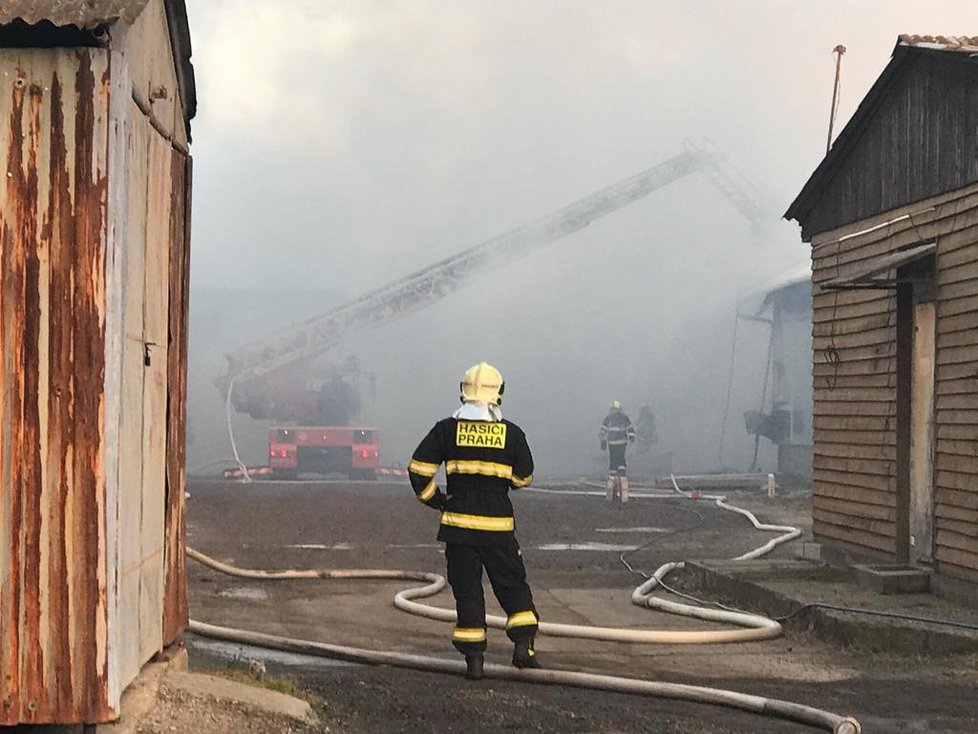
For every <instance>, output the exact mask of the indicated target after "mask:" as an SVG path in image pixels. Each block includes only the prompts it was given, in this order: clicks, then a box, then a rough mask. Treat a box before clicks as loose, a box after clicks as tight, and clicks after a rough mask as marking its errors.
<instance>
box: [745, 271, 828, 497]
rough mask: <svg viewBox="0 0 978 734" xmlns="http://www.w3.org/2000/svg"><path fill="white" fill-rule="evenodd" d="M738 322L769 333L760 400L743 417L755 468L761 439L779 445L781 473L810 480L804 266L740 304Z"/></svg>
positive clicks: (808, 305)
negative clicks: (760, 326) (751, 439)
mask: <svg viewBox="0 0 978 734" xmlns="http://www.w3.org/2000/svg"><path fill="white" fill-rule="evenodd" d="M737 318H738V319H739V320H742V321H748V322H756V323H760V324H763V325H764V326H766V327H767V329H768V340H767V356H766V359H765V362H764V367H763V371H762V375H763V377H762V384H761V386H760V387H761V399H760V403H759V405H758V408H757V409H756V410H750V411H747V412H746V413H745V414H744V424H745V427H746V428H747V432H748V433H750V434H753V436H754V440H755V450H754V458H753V462H752V467H751V468H752V470H753V469H756V465H757V447H758V443H759V442H760V440H761V438H764V439H766V440H768V441H770V442H771V443H773V444H774V445H775V446H777V450H778V456H777V471H778V474H781V475H785V476H788V477H792V478H795V479H802V480H808V479H811V476H812V365H811V350H812V286H811V267H810V265H809V263H808V262H804V263H802V264H801V265H799V266H798V267H795V268H792V269H791V270H789V271H787V272H785V273H783V274H781V275H780V276H778V277H777V278H775V279H774V280H773V281H771V282H769V283H766V284H764V285H763V286H762V287H761V288H758V289H756V290H754V291H752V292H751V293H748V294H747V295H746V296H745V297H743V298H742V299H740V301H739V302H738V304H737Z"/></svg>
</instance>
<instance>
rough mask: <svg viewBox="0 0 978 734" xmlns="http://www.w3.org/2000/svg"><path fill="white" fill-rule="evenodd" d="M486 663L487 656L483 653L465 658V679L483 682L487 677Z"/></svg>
mask: <svg viewBox="0 0 978 734" xmlns="http://www.w3.org/2000/svg"><path fill="white" fill-rule="evenodd" d="M484 663H485V655H483V654H482V653H481V652H480V653H476V654H475V655H466V656H465V677H466V678H468V679H469V680H482V679H483V678H485V677H486V673H485V671H484V670H483V665H484Z"/></svg>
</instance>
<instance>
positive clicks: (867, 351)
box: [812, 185, 978, 580]
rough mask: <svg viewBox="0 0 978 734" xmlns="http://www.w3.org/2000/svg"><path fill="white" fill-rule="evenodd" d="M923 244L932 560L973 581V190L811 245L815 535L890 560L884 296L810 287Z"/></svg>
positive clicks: (890, 382) (890, 395)
mask: <svg viewBox="0 0 978 734" xmlns="http://www.w3.org/2000/svg"><path fill="white" fill-rule="evenodd" d="M906 214H912V215H913V216H912V217H911V218H904V219H900V220H899V221H893V220H897V219H898V218H900V217H902V216H904V215H906ZM887 222H891V223H890V224H887ZM929 240H936V241H937V244H938V249H937V274H936V293H937V296H936V297H937V368H936V376H935V380H936V396H937V397H936V411H935V436H936V448H935V453H936V471H935V516H936V517H935V525H936V541H935V553H934V558H935V563H936V565H937V568H938V570H939V572H941V573H944V574H946V575H948V576H952V577H956V578H963V579H969V580H978V185H975V186H970V187H966V188H963V189H959V190H957V191H954V192H951V193H949V194H945V195H943V196H940V197H935V198H933V199H930V200H928V201H925V202H919V203H915V204H912V205H909V206H907V207H904V208H902V209H898V210H895V211H892V212H888V213H886V214H883V215H880V216H878V217H874V218H872V219H867V220H863V221H862V222H857V223H855V224H852V225H849V226H846V227H842V228H839V229H836V230H833V231H830V232H825V233H822V234H819V235H817V236H816V237H814V238H813V240H812V260H813V281H814V284H815V285H814V310H813V322H814V323H813V350H814V367H813V382H814V384H813V388H814V426H815V449H814V453H815V458H814V493H815V496H814V502H813V518H814V531H815V533H816V535H817V536H819V537H821V538H823V539H826V540H829V541H832V542H834V543H837V544H839V545H841V546H843V547H846V548H848V549H850V550H852V551H855V552H857V553H861V554H866V555H870V556H874V555H875V556H879V557H883V558H886V557H892V556H893V554H894V552H895V512H896V506H895V489H896V480H895V468H896V456H895V446H896V434H895V428H896V426H895V416H896V408H895V405H896V374H895V369H896V361H895V358H896V342H895V340H896V314H895V298H894V296H893V293H892V292H891V291H874V290H856V291H842V292H839V291H835V292H824V293H823V292H821V290H820V288H819V287H818V284H819V283H821V282H823V281H826V280H830V279H833V278H836V277H845V276H847V275H853V274H855V273H856V272H858V271H859V270H860V269H863V268H865V267H866V266H867V265H870V264H871V263H872V262H873V259H874V258H877V257H880V256H882V255H885V254H888V253H890V252H894V251H896V250H898V249H901V248H903V247H907V246H909V245H912V244H914V243H920V242H926V241H929ZM890 275H893V273H890Z"/></svg>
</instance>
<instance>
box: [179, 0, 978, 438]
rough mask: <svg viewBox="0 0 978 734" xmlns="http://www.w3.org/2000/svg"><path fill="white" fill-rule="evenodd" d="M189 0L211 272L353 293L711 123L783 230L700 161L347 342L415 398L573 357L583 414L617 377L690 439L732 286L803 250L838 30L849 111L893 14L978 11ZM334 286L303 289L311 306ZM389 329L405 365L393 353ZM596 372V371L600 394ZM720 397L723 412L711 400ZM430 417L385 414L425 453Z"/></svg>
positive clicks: (940, 15) (706, 402)
mask: <svg viewBox="0 0 978 734" xmlns="http://www.w3.org/2000/svg"><path fill="white" fill-rule="evenodd" d="M188 10H189V15H190V23H191V30H192V34H193V52H194V54H193V63H194V68H195V71H196V76H197V88H198V98H199V110H198V114H197V118H196V119H195V120H194V121H193V135H194V144H193V151H194V158H195V167H194V206H193V216H194V223H193V224H194V233H193V262H192V267H193V270H192V285H193V286H194V287H195V288H197V289H200V288H236V289H240V288H249V289H264V290H283V289H284V290H289V291H304V290H326V291H330V292H333V293H335V294H337V296H338V297H352V296H355V295H357V294H358V293H360V292H362V291H363V290H364V289H367V288H370V287H373V286H378V285H382V284H383V283H385V282H386V281H388V280H390V279H392V278H395V277H398V276H401V275H404V274H406V273H407V272H409V271H411V270H412V269H415V268H419V267H422V266H424V265H426V264H428V263H431V262H434V261H435V260H437V259H439V258H441V257H444V256H446V255H449V254H452V253H455V252H458V251H459V250H462V249H464V248H466V247H468V246H471V245H473V244H476V243H478V242H479V241H481V240H484V239H487V238H489V237H491V236H493V235H495V234H498V233H500V232H502V231H505V230H507V229H510V228H512V227H514V226H518V225H520V224H522V223H525V222H527V221H530V220H532V219H533V218H535V217H537V216H540V215H542V214H544V213H546V212H548V211H550V210H552V209H554V208H557V207H559V206H562V205H564V204H566V203H568V202H570V201H572V200H574V199H576V198H578V197H581V196H585V195H587V194H589V193H591V192H592V191H594V190H596V189H598V188H601V187H603V186H605V185H607V184H610V183H614V182H616V181H618V180H621V179H623V178H626V177H628V176H631V175H633V174H635V173H638V172H639V171H641V170H643V169H645V168H648V167H650V166H653V165H655V164H656V163H658V162H660V161H662V160H663V159H665V158H669V157H671V156H674V155H676V154H677V153H679V152H681V151H682V150H683V148H684V144H685V143H684V141H685V140H687V139H688V140H692V141H695V142H697V143H700V141H702V140H703V139H704V138H708V139H710V140H712V141H714V142H715V144H716V145H717V146H718V147H719V148H720V149H721V150H722V151H723V152H724V153H725V155H726V157H727V159H728V160H729V161H731V162H732V163H734V164H735V165H736V166H737V168H739V169H740V170H741V171H743V173H744V174H745V175H746V176H748V177H750V178H751V179H753V180H755V181H757V182H758V183H759V184H760V185H761V188H762V189H763V191H764V193H765V195H766V197H767V200H768V204H769V207H770V208H769V216H770V218H771V222H772V224H771V227H770V228H769V229H768V231H767V233H766V235H765V237H764V239H763V241H758V240H757V239H756V238H754V237H753V236H752V233H751V232H750V229H749V227H748V226H747V223H746V222H745V221H744V220H743V218H742V217H740V216H739V215H738V214H737V213H736V211H735V210H734V209H733V208H732V207H731V206H730V204H729V203H728V202H727V201H725V200H724V199H723V198H722V196H720V194H719V193H718V192H717V191H716V190H715V189H712V188H711V187H710V186H709V184H708V183H706V182H705V181H704V180H702V179H700V178H699V177H692V178H691V179H689V180H686V181H682V182H679V183H677V184H675V185H673V186H671V187H669V190H668V191H662V192H661V193H656V194H655V195H654V196H652V197H650V198H648V199H646V200H643V201H641V202H639V203H637V204H634V205H632V206H631V207H629V208H626V209H624V210H622V211H619V212H617V213H615V214H614V215H612V216H610V217H608V218H607V219H606V220H602V221H601V222H599V223H596V224H594V225H592V226H591V227H589V228H588V229H587V230H585V231H584V232H582V233H579V234H577V235H574V236H573V237H571V238H568V239H567V240H566V241H564V242H559V243H555V244H553V245H550V246H548V247H547V248H546V249H545V250H543V251H541V252H540V253H536V254H534V255H533V256H531V257H528V258H526V259H525V260H521V261H520V263H519V264H514V265H513V266H512V267H510V268H508V269H506V270H503V271H498V272H497V273H496V274H494V275H493V276H492V277H491V278H487V279H486V282H487V285H486V286H485V287H484V289H483V290H481V291H480V290H479V289H478V288H477V287H476V288H474V289H473V290H472V291H471V293H472V295H471V296H470V297H471V298H474V299H478V298H481V297H483V296H484V297H487V298H488V297H490V296H492V297H504V299H503V300H504V301H505V303H504V304H502V305H497V306H496V307H494V308H492V309H491V311H490V309H485V308H483V313H482V315H478V307H476V306H473V307H466V306H465V303H466V302H465V301H464V300H456V301H453V303H452V304H446V305H444V306H442V307H438V308H433V309H429V310H428V311H426V312H423V313H422V314H419V315H416V316H412V317H411V319H410V320H406V321H405V322H404V323H403V324H401V325H399V326H393V327H390V328H389V329H388V330H386V331H383V332H382V333H378V335H377V336H375V337H371V338H370V339H367V340H365V341H364V340H361V341H359V342H356V343H355V344H354V345H353V346H351V347H350V349H354V348H355V349H356V350H357V351H358V353H360V354H361V355H365V359H369V361H370V362H371V364H370V365H368V367H369V368H371V369H373V370H375V371H378V372H381V374H380V375H379V384H380V388H379V391H380V396H381V397H380V400H381V401H383V400H388V401H391V400H393V399H394V397H395V396H396V397H397V400H399V401H402V398H401V396H402V395H403V393H404V385H405V384H410V385H412V386H417V385H422V384H445V385H448V386H450V385H451V384H452V383H453V382H455V381H456V380H457V376H456V374H457V373H458V372H459V371H460V370H462V369H464V368H465V367H467V366H468V364H470V363H472V362H475V361H479V360H481V359H490V360H496V361H499V362H501V363H502V366H504V367H507V368H508V369H509V371H510V373H512V372H513V371H514V370H515V371H516V373H517V374H518V375H519V376H520V379H521V380H522V381H523V388H524V389H525V390H526V392H525V393H523V397H522V398H521V397H520V386H519V384H518V381H513V382H511V383H510V390H512V394H513V401H516V409H517V410H518V411H519V410H520V407H521V406H520V402H519V401H521V400H522V401H524V402H523V405H522V408H523V410H524V412H526V410H527V408H528V407H529V403H530V402H531V399H532V401H535V403H536V405H537V407H539V403H540V401H541V400H545V401H551V402H552V401H555V400H561V399H563V398H565V397H566V394H565V393H563V392H560V391H558V392H556V393H545V392H544V391H545V390H546V389H547V388H549V387H552V385H553V375H552V365H553V363H554V361H557V362H558V363H559V364H561V365H562V368H561V369H562V371H563V372H564V373H565V377H564V378H563V379H564V381H565V383H566V384H567V385H573V388H568V390H571V389H572V390H573V391H577V393H575V395H574V398H575V400H577V401H578V402H579V403H580V404H581V406H582V407H581V409H580V410H579V413H581V414H585V413H586V414H587V416H588V417H587V418H586V421H592V419H594V420H600V415H601V411H602V410H603V409H604V407H606V401H607V399H610V398H611V397H615V396H618V397H623V396H624V397H625V399H627V400H632V401H638V400H643V401H644V400H651V401H652V402H653V403H656V402H659V403H661V405H660V406H659V409H661V410H662V411H666V412H669V416H668V417H669V420H670V421H671V422H672V424H673V425H674V426H679V424H680V423H681V422H683V421H685V423H684V427H683V428H682V429H681V430H680V429H679V428H676V433H677V434H678V433H683V432H685V433H686V434H689V435H706V434H707V433H709V434H710V435H711V436H714V437H713V438H710V441H712V442H713V443H715V433H716V425H715V424H716V422H717V420H718V418H717V415H718V413H719V412H720V408H719V407H718V405H717V404H718V403H722V401H723V395H724V392H725V388H726V375H727V367H726V365H727V361H728V359H729V357H728V354H727V352H728V350H729V336H728V334H727V333H726V332H725V331H724V329H726V330H727V331H729V328H730V327H731V326H732V312H733V304H734V303H735V301H736V299H737V297H738V296H739V295H740V294H742V293H743V292H744V291H745V290H747V289H749V288H750V287H752V286H754V285H757V284H758V283H763V282H765V281H766V280H768V279H770V278H771V277H772V276H773V275H775V274H776V273H778V272H780V271H782V270H785V269H788V268H790V267H792V266H794V265H797V263H798V262H799V261H803V260H804V259H805V258H806V257H807V250H806V248H805V246H804V245H803V244H802V243H801V242H800V240H799V235H798V228H797V226H796V225H795V224H794V223H786V222H779V221H778V218H779V216H780V214H781V213H783V212H784V210H785V209H786V208H787V206H788V204H789V203H790V202H791V200H792V199H793V198H794V196H795V195H796V194H797V192H798V191H799V190H800V188H801V186H802V184H803V183H804V182H805V180H806V179H807V177H808V175H809V174H810V173H811V171H812V170H813V168H814V167H815V166H816V165H817V163H818V161H819V160H820V159H821V157H822V155H823V154H824V149H825V136H826V131H827V124H828V117H829V104H830V97H831V91H832V80H833V72H834V57H833V54H832V49H833V48H834V47H835V46H836V45H837V44H844V45H845V46H846V47H847V49H848V51H847V53H846V54H845V56H844V58H843V62H842V96H841V102H840V105H839V122H838V124H837V127H836V130H837V131H838V130H839V129H841V127H842V125H843V124H844V123H845V121H846V120H847V119H848V118H849V117H850V116H851V114H852V112H853V111H854V109H855V106H856V105H857V104H858V102H859V100H860V99H861V98H862V96H863V95H864V94H865V92H866V91H867V90H868V88H869V87H870V85H871V84H872V82H873V81H874V80H875V78H876V77H877V76H878V74H879V72H880V71H881V70H882V69H883V67H884V66H885V65H886V63H887V61H888V59H889V56H890V53H891V51H892V48H893V45H894V43H895V41H896V38H897V35H898V34H899V33H904V32H909V33H921V34H928V33H930V34H950V35H961V34H969V35H972V34H975V33H978V11H976V9H975V5H974V3H973V2H972V1H970V0H957V1H954V2H951V1H949V0H931V1H930V2H926V3H925V2H920V1H919V0H915V1H909V0H885V1H884V0H872V1H868V0H867V1H860V2H857V1H849V0H846V1H843V0H791V1H788V0H739V1H737V2H734V1H732V0H690V1H689V2H662V1H653V0H620V1H614V0H609V1H608V2H595V1H594V0H566V1H562V2H558V1H557V0H550V1H547V2H542V1H540V2H531V1H528V0H519V1H517V0H492V1H491V2H490V1H489V0H481V1H476V0H450V1H449V0H443V1H441V2H434V1H433V0H410V1H407V0H405V1H404V2H393V1H391V0H344V1H339V2H329V1H327V0H289V1H287V2H286V1H283V2H275V3H271V2H258V1H257V0H188ZM454 298H462V296H461V295H460V296H457V297H454ZM449 300H452V299H449ZM197 303H200V302H199V301H198V302H197ZM484 303H485V302H484ZM316 307H317V306H314V305H313V301H312V300H310V302H309V309H308V312H306V310H305V308H304V307H303V306H301V305H300V306H298V307H295V306H293V309H294V312H295V317H296V318H300V317H305V316H308V315H311V313H312V312H314V311H315V308H316ZM460 314H461V317H460ZM205 316H206V315H205ZM201 317H202V315H201V313H200V311H199V310H197V311H192V319H194V320H195V322H196V323H199V319H200V318H201ZM720 324H722V325H723V329H721V328H720V326H719V325H720ZM230 331H234V332H235V333H247V334H248V335H249V336H252V337H253V336H258V335H259V334H256V333H251V330H249V329H247V328H246V329H242V328H241V325H240V324H236V325H234V329H230V328H229V330H228V333H230ZM199 334H200V332H199V331H198V335H199ZM405 340H407V342H406V341H405ZM406 343H410V344H412V345H413V346H414V347H415V349H414V350H413V351H412V350H411V349H409V348H407V347H406V346H405V345H406ZM446 344H450V345H451V346H452V348H451V349H448V350H446V348H445V347H446ZM392 345H397V347H398V348H399V349H401V350H402V351H401V352H399V356H402V358H403V365H401V364H400V363H399V365H400V366H399V367H398V370H400V372H398V375H399V377H400V379H395V377H394V376H393V375H391V374H388V375H385V374H383V371H384V369H385V367H384V363H385V362H387V361H389V360H390V350H391V347H392ZM755 351H763V346H762V347H758V348H757V349H756V350H755ZM585 352H586V354H585ZM432 353H435V354H437V355H438V359H437V360H435V361H434V362H433V361H432V360H431V359H430V355H431V354H432ZM610 354H614V355H623V356H621V357H620V358H619V356H614V357H612V356H609V355H610ZM200 355H201V352H200V350H199V349H198V351H197V352H196V353H195V352H192V354H191V359H192V364H191V369H192V371H193V369H194V367H195V365H194V360H196V361H197V365H198V366H199V365H200V364H202V362H201V357H200ZM342 356H343V355H338V357H342ZM744 369H747V370H748V371H749V368H748V367H745V368H744ZM405 371H407V372H405ZM408 373H410V374H408ZM684 380H686V382H684ZM385 385H386V386H387V387H386V388H385ZM586 386H597V389H595V392H594V394H593V395H588V396H586V397H585V398H582V397H581V395H580V391H581V390H583V389H585V387H586ZM207 389H208V390H210V389H212V388H210V387H208V388H207ZM385 389H386V390H388V392H387V393H386V394H385V392H384V391H385ZM510 390H507V394H508V395H509V394H510ZM757 390H758V388H756V387H749V391H754V392H757ZM398 391H399V392H398ZM411 392H416V390H414V389H413V388H412V390H411ZM451 393H452V389H450V388H446V402H445V404H444V405H441V406H434V407H432V408H431V411H432V413H431V415H432V417H437V416H438V415H440V414H444V412H445V409H446V408H450V407H451V405H452V402H453V400H454V398H453V396H452V395H451ZM680 395H691V396H692V398H691V399H699V400H700V404H698V405H697V404H694V403H695V400H694V403H682V401H680V400H679V397H678V396H680ZM215 396H216V393H215ZM421 399H422V398H420V397H419V398H418V400H419V401H420V400H421ZM745 400H746V399H745ZM751 400H755V398H751ZM755 401H756V400H755ZM402 402H403V401H402ZM429 402H430V401H429ZM681 403H682V404H681ZM749 403H750V401H747V402H745V404H744V405H743V406H737V405H735V406H734V408H735V412H734V415H737V413H736V410H737V409H738V407H750V405H749ZM419 404H420V403H419ZM669 405H672V407H671V408H670V407H668V406H669ZM193 407H194V406H193V405H192V406H191V409H192V410H193ZM401 407H403V408H404V411H405V412H406V413H407V414H409V415H412V414H413V413H412V411H413V412H414V413H416V412H417V410H418V407H417V405H414V406H410V408H408V407H404V406H401ZM754 407H757V406H754ZM559 412H560V411H557V413H556V414H559ZM707 413H709V414H710V416H712V417H711V418H710V421H712V423H710V426H709V428H708V429H706V428H703V427H702V426H697V424H696V423H695V421H694V420H693V419H692V418H691V417H690V415H693V414H695V415H705V414H707ZM392 414H393V409H391V408H387V409H385V410H384V411H383V415H384V416H390V415H392ZM592 414H597V417H595V416H594V415H592ZM568 416H570V412H569V411H568V413H567V415H565V416H564V418H566V419H567V420H570V418H569V417H568ZM552 418H553V415H551V420H550V423H549V424H548V423H547V421H546V420H545V416H543V415H539V416H537V415H536V414H534V417H532V418H530V423H531V424H532V423H535V424H537V428H538V431H539V432H542V431H544V430H549V431H550V433H549V434H548V436H549V438H543V439H541V441H542V442H543V443H544V444H546V442H547V441H548V440H549V441H550V443H551V444H552V445H553V446H556V445H558V444H559V445H561V446H564V447H565V448H567V450H568V451H574V450H576V449H574V447H572V446H569V444H568V436H571V435H580V434H581V433H582V431H583V428H581V427H580V426H576V425H575V426H570V424H568V423H567V420H565V421H564V423H562V424H561V426H560V430H556V429H553V428H552V426H553V420H552ZM425 420H427V416H426V417H425ZM584 420H585V419H583V418H582V421H584ZM548 425H549V426H550V428H549V429H548V428H547V426H548ZM582 425H583V423H582ZM386 429H387V427H386V426H385V430H386ZM417 430H418V427H417V426H416V425H414V424H413V423H412V424H411V425H410V426H407V427H401V426H400V424H399V425H398V427H394V428H391V429H390V430H389V431H388V433H387V435H388V436H389V437H390V439H391V441H392V442H393V443H394V444H395V446H396V450H397V451H398V452H400V453H404V452H405V451H409V448H410V446H409V444H410V443H411V441H413V440H416V437H415V433H416V432H417ZM399 431H400V433H399ZM662 433H664V434H666V435H667V434H668V431H664V432H662ZM588 436H590V433H588ZM745 440H746V439H745ZM256 450H257V449H256ZM554 450H555V451H556V449H554ZM703 451H705V448H704V449H703ZM710 451H711V455H712V448H711V449H710ZM687 453H689V454H691V455H699V454H701V453H702V451H699V450H697V451H692V450H690V451H689V452H687Z"/></svg>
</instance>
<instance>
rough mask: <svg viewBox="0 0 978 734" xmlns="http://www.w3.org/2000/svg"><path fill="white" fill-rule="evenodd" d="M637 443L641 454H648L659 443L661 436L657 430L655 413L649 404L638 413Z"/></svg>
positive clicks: (636, 421)
mask: <svg viewBox="0 0 978 734" xmlns="http://www.w3.org/2000/svg"><path fill="white" fill-rule="evenodd" d="M635 432H636V434H637V435H636V436H635V443H636V444H637V446H636V448H638V450H639V453H642V454H647V453H649V452H650V451H651V450H652V447H653V446H655V445H656V443H658V441H659V435H658V433H657V432H656V430H655V413H653V412H652V408H650V407H649V406H648V404H645V405H643V406H642V407H641V408H640V409H639V411H638V418H636V419H635Z"/></svg>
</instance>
